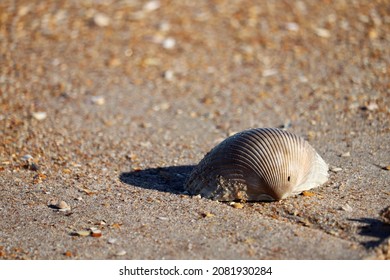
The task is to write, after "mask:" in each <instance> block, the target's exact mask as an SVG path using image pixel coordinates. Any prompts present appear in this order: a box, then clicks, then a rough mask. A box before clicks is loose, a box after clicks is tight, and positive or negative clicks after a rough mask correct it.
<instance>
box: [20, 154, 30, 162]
mask: <svg viewBox="0 0 390 280" xmlns="http://www.w3.org/2000/svg"><path fill="white" fill-rule="evenodd" d="M21 159H22V160H24V161H31V160H32V159H33V157H32V155H24V156H22V157H21Z"/></svg>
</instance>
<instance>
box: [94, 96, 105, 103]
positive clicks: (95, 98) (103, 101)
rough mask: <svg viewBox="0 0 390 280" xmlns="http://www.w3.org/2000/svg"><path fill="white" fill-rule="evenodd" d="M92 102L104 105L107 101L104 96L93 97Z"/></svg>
mask: <svg viewBox="0 0 390 280" xmlns="http://www.w3.org/2000/svg"><path fill="white" fill-rule="evenodd" d="M91 102H92V103H93V104H96V105H103V104H104V103H105V102H106V100H105V99H104V96H92V97H91Z"/></svg>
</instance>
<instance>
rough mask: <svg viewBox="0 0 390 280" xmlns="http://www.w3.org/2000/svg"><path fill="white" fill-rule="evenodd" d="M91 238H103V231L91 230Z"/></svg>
mask: <svg viewBox="0 0 390 280" xmlns="http://www.w3.org/2000/svg"><path fill="white" fill-rule="evenodd" d="M91 232H92V233H91V236H92V237H101V236H102V231H101V230H100V229H94V230H92V229H91Z"/></svg>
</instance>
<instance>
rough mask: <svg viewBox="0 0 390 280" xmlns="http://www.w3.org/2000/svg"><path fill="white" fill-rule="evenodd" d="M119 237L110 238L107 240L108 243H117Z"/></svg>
mask: <svg viewBox="0 0 390 280" xmlns="http://www.w3.org/2000/svg"><path fill="white" fill-rule="evenodd" d="M116 241H117V239H116V238H110V239H108V240H107V242H108V244H114V243H116Z"/></svg>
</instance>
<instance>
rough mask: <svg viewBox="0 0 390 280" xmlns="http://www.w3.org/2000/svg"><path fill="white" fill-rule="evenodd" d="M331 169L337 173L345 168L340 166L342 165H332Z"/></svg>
mask: <svg viewBox="0 0 390 280" xmlns="http://www.w3.org/2000/svg"><path fill="white" fill-rule="evenodd" d="M329 170H330V171H332V172H334V173H337V172H340V171H342V170H343V169H342V168H340V167H331V168H330V169H329Z"/></svg>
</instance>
